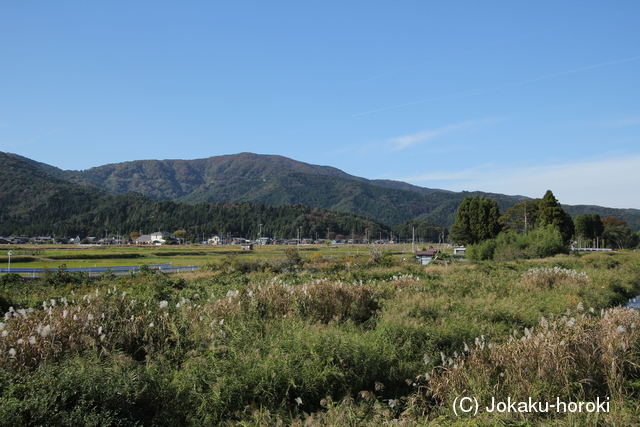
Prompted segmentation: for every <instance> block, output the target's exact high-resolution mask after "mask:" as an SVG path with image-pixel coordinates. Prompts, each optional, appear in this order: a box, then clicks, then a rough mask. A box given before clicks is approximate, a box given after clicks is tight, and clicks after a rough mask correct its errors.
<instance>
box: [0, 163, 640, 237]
mask: <svg viewBox="0 0 640 427" xmlns="http://www.w3.org/2000/svg"><path fill="white" fill-rule="evenodd" d="M0 167H1V169H0V173H1V174H2V175H1V177H2V183H1V184H0V185H1V186H2V187H1V188H2V194H0V202H2V203H3V206H5V203H8V204H7V206H9V205H11V206H12V208H11V209H10V210H8V211H7V210H4V211H3V212H2V213H0V215H2V217H0V218H2V221H3V222H2V225H0V227H1V229H0V234H8V233H7V231H6V230H8V229H9V228H11V227H13V229H21V230H22V229H24V228H22V227H26V226H28V225H29V226H32V227H33V226H36V225H39V224H40V223H41V221H40V220H39V219H38V218H41V217H42V215H44V216H51V218H49V219H48V221H53V217H54V216H56V215H58V216H57V218H58V219H57V222H56V224H58V225H59V226H62V225H63V224H68V222H69V221H70V219H69V218H71V217H73V218H76V219H75V221H78V218H79V217H78V215H97V214H98V210H100V209H105V211H106V208H104V207H101V206H102V205H104V204H112V205H118V203H120V204H121V205H122V206H123V207H122V209H125V208H124V206H125V205H127V203H132V202H135V203H136V205H140V206H147V205H148V206H152V205H153V206H154V207H153V208H152V207H148V208H145V209H149V212H153V210H154V209H159V208H160V207H163V208H168V207H169V206H172V208H171V209H176V210H178V211H179V210H180V209H182V206H184V205H182V204H181V203H176V204H175V207H174V205H170V204H166V205H163V204H159V202H183V203H187V204H189V205H198V204H200V203H206V204H211V203H214V204H217V205H218V206H220V204H225V203H230V204H234V203H240V202H249V203H253V204H255V203H257V204H263V205H266V206H270V207H280V206H285V205H304V206H309V207H310V208H311V210H312V211H313V210H314V209H316V208H319V209H320V210H327V211H336V212H345V213H351V214H356V215H361V216H363V217H369V218H372V219H373V220H375V221H377V222H379V223H381V224H385V227H391V226H398V225H400V224H403V223H405V222H406V221H421V222H429V223H431V224H438V225H440V226H444V227H448V226H450V225H451V224H453V222H454V218H455V212H456V210H457V208H458V206H459V205H460V203H461V202H462V200H463V199H464V198H465V197H466V196H484V197H489V198H492V199H494V200H496V202H497V203H498V205H499V207H500V210H501V212H503V213H504V212H505V211H506V209H507V208H509V207H510V206H512V205H514V204H515V203H518V202H521V201H523V200H526V199H527V198H525V197H522V196H506V195H501V194H491V193H482V192H460V193H455V192H451V191H443V190H436V189H429V188H423V187H417V186H414V185H411V184H408V183H404V182H398V181H390V180H368V179H365V178H360V177H355V176H352V175H349V174H347V173H345V172H342V171H340V170H339V169H336V168H333V167H329V166H317V165H311V164H307V163H303V162H298V161H295V160H292V159H289V158H286V157H282V156H275V155H258V154H252V153H241V154H236V155H227V156H217V157H210V158H206V159H196V160H139V161H132V162H123V163H116V164H108V165H104V166H99V167H95V168H91V169H87V170H84V171H64V170H61V169H59V168H56V167H53V166H50V165H47V164H44V163H40V162H36V161H33V160H30V159H27V158H24V157H21V156H18V155H14V154H6V153H0ZM18 172H19V173H20V174H21V176H20V179H18V177H17V175H16V174H17V173H18ZM53 188H55V189H56V190H55V191H54V190H52V189H53ZM130 193H136V194H135V195H129V194H130ZM140 195H142V196H146V197H141V196H140ZM116 196H117V197H116ZM88 205H92V209H93V210H92V211H91V212H93V213H91V214H89V213H87V206H88ZM207 206H212V205H207ZM228 206H229V205H228ZM248 206H249V205H248ZM54 207H55V209H52V208H54ZM563 208H564V209H565V210H566V211H567V212H569V213H570V214H571V215H574V216H575V215H577V214H580V213H598V214H600V216H601V217H606V216H616V217H619V218H622V219H624V220H625V221H627V223H628V224H629V227H630V228H631V229H632V230H638V229H640V210H637V209H625V210H623V209H610V208H602V207H598V206H567V205H563ZM127 209H129V208H127ZM136 209H138V208H136ZM140 209H142V208H140ZM199 209H203V208H199ZM256 209H257V208H256ZM265 209H266V207H265ZM142 210H143V209H142ZM142 210H141V211H142ZM185 210H188V209H186V208H185ZM192 210H193V209H192ZM127 214H132V212H127ZM7 215H13V216H11V217H10V216H7ZM114 215H116V214H115V213H114V214H113V215H111V216H110V217H109V218H102V217H100V216H99V215H97V217H98V218H100V219H99V220H95V221H93V222H94V223H95V224H94V225H92V226H91V227H103V226H104V225H106V224H104V225H99V223H100V222H101V221H102V222H103V223H113V219H112V218H113V217H114ZM154 215H155V216H154V218H157V217H159V216H162V215H161V214H160V213H159V212H158V213H154ZM180 215H182V214H180ZM116 216H117V215H116ZM134 217H135V215H134ZM47 218H48V217H47ZM123 218H124V217H123ZM83 221H84V220H83ZM81 222H82V221H81ZM196 223H200V224H202V223H203V222H202V221H195V222H194V223H193V224H189V226H193V227H195V226H196V225H197V224H196ZM258 223H259V222H257V223H256V225H257V224H258ZM5 224H11V226H9V225H5ZM159 225H162V224H159ZM127 226H132V227H134V228H133V229H135V228H137V227H138V226H135V225H134V224H133V223H127ZM381 226H382V225H380V227H381ZM15 227H19V228H15ZM65 227H66V226H65ZM74 227H75V225H74ZM178 227H179V228H185V227H187V225H179V226H178ZM85 228H87V227H85ZM142 228H145V227H142ZM165 228H167V229H168V228H169V224H166V225H165ZM214 228H215V227H214ZM222 228H224V227H222ZM241 228H242V227H241ZM242 229H243V230H246V228H242ZM2 230H4V231H2ZM43 232H44V231H43ZM216 232H222V230H221V231H216ZM347 232H348V230H347ZM25 233H26V231H25ZM87 233H88V231H87ZM14 234H15V233H14ZM28 234H32V233H28Z"/></svg>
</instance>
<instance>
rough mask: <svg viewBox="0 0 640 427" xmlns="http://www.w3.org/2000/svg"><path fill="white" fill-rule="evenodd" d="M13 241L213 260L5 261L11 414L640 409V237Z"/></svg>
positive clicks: (529, 416)
mask: <svg viewBox="0 0 640 427" xmlns="http://www.w3.org/2000/svg"><path fill="white" fill-rule="evenodd" d="M7 248H9V247H7ZM4 249H5V248H4V247H3V248H2V251H3V252H2V253H3V254H4V253H5V251H4ZM10 249H11V250H12V251H13V252H14V255H13V256H12V262H11V265H12V267H13V266H16V267H19V266H38V267H47V268H53V267H58V266H60V265H62V264H64V265H66V266H67V267H72V266H84V265H91V264H96V265H128V264H140V265H150V264H156V263H166V262H172V263H175V264H182V265H193V264H195V265H200V268H199V269H198V270H197V271H196V272H193V273H180V274H165V273H162V272H158V271H154V270H152V269H149V268H143V269H141V271H140V272H137V273H130V274H127V275H122V276H115V275H113V274H109V273H108V272H107V273H105V274H103V275H101V276H99V277H88V276H87V275H86V274H84V273H82V272H71V271H67V270H65V269H61V270H50V271H48V272H46V273H45V274H43V275H42V276H41V277H37V278H29V277H22V276H20V275H17V274H3V275H2V277H1V278H0V308H1V309H2V312H3V313H4V317H3V319H0V425H11V426H16V425H87V426H90V425H95V426H136V425H138V426H174V425H186V426H202V425H205V426H206V425H236V426H262V425H269V426H270V425H299V426H342V425H351V426H360V425H363V426H379V425H403V426H426V425H441V426H445V425H460V426H461V425H487V426H489V425H514V426H516V425H518V426H522V425H558V426H582V425H584V426H591V425H602V426H618V425H625V426H626V425H638V424H639V420H640V410H639V409H638V403H637V402H638V399H639V398H640V314H639V313H638V311H634V310H630V309H627V308H624V305H625V304H626V302H627V301H628V300H629V299H630V298H633V297H635V296H637V295H639V294H640V253H634V252H619V253H607V254H604V253H599V254H586V255H585V254H583V255H579V254H574V255H560V256H556V257H553V258H546V259H541V260H521V261H514V262H486V263H478V264H472V263H469V262H464V261H459V260H456V259H449V260H447V261H446V262H438V263H431V264H429V265H427V266H422V265H419V264H418V263H417V262H416V261H415V259H414V258H413V256H412V254H411V253H410V252H411V247H410V246H406V247H401V246H396V245H393V246H392V245H390V246H388V247H386V248H380V247H365V246H360V247H358V246H352V245H345V246H343V247H328V246H318V247H315V246H309V247H304V246H302V247H300V248H299V249H300V250H298V248H296V247H270V246H264V247H256V249H255V250H254V251H251V252H242V251H240V249H239V248H237V249H235V248H233V247H230V246H224V247H204V246H202V247H197V246H174V247H150V248H136V247H127V248H117V247H105V248H86V249H85V248H83V249H70V248H69V249H67V248H65V249H57V248H38V249H40V252H37V253H36V252H33V253H31V254H28V253H27V252H28V251H29V250H33V248H30V247H24V248H16V247H11V248H10ZM20 251H24V252H20ZM3 262H6V260H5V259H3V258H0V263H3ZM3 267H4V266H3Z"/></svg>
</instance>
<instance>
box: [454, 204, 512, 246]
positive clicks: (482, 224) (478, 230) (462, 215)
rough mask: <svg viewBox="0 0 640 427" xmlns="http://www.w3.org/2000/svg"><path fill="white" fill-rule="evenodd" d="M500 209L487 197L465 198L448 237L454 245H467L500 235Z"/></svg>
mask: <svg viewBox="0 0 640 427" xmlns="http://www.w3.org/2000/svg"><path fill="white" fill-rule="evenodd" d="M499 220H500V208H499V207H498V203H497V202H496V201H495V200H493V199H490V198H488V197H481V196H473V197H465V198H464V200H463V201H462V203H461V204H460V207H458V211H457V213H456V222H455V224H454V225H452V226H451V233H450V237H451V240H453V241H454V242H455V243H459V244H463V245H468V244H474V243H478V242H480V241H482V240H487V239H492V238H494V237H496V236H497V235H498V233H500V230H501V226H500V222H499Z"/></svg>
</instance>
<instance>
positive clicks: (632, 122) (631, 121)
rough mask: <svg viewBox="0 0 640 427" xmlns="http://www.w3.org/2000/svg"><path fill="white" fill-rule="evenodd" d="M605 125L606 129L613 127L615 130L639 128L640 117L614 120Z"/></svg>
mask: <svg viewBox="0 0 640 427" xmlns="http://www.w3.org/2000/svg"><path fill="white" fill-rule="evenodd" d="M603 125H604V126H606V127H613V128H621V127H627V126H637V125H640V117H627V118H624V119H619V120H613V121H610V122H607V123H603Z"/></svg>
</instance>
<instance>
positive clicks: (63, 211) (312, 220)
mask: <svg viewBox="0 0 640 427" xmlns="http://www.w3.org/2000/svg"><path fill="white" fill-rule="evenodd" d="M47 170H50V171H52V172H53V173H56V174H57V175H59V176H64V175H65V173H66V171H61V170H59V169H56V168H53V167H51V166H48V165H44V164H41V163H38V162H34V161H29V160H28V159H24V158H23V157H20V156H16V155H13V154H7V153H2V152H0V206H1V207H2V209H0V236H10V235H27V236H38V235H55V236H65V235H66V236H75V235H80V236H88V235H89V236H104V235H105V234H107V233H109V234H121V233H130V232H132V231H139V230H144V231H146V232H151V231H157V230H162V231H170V232H171V231H175V230H178V229H184V230H186V231H187V235H188V236H189V238H190V240H192V241H193V240H196V239H198V238H202V236H203V235H204V236H210V235H212V234H215V233H225V234H227V233H228V234H230V235H232V236H236V237H237V236H242V237H245V236H253V237H255V236H256V233H257V232H258V230H262V229H263V227H261V226H260V224H262V225H264V232H265V234H266V233H269V234H266V235H270V236H276V235H277V236H279V237H293V236H295V235H296V234H297V232H298V227H300V229H301V231H302V232H303V233H304V236H305V237H310V236H315V235H320V236H324V235H326V230H327V229H328V228H329V229H330V230H331V232H332V233H334V234H348V233H350V232H351V231H352V230H353V231H354V232H355V233H358V234H360V235H363V234H364V232H365V230H369V231H371V232H376V233H377V232H384V233H385V235H389V227H388V226H386V225H384V224H380V223H377V222H375V221H373V220H371V219H370V218H366V217H364V216H361V215H356V214H353V213H344V212H335V211H329V210H326V209H310V208H309V207H307V206H304V205H302V204H288V205H285V206H278V207H275V206H265V205H261V204H256V203H248V202H244V203H224V202H221V203H198V204H187V203H181V202H172V201H156V200H152V199H149V198H148V197H146V196H143V195H142V194H140V193H135V192H130V193H127V194H111V193H108V192H107V191H105V190H103V189H99V188H97V187H94V186H89V185H82V186H81V185H78V184H74V183H72V182H70V181H67V180H64V179H61V178H57V177H55V176H53V175H51V174H50V173H49V172H47ZM74 176H75V178H77V175H74Z"/></svg>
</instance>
